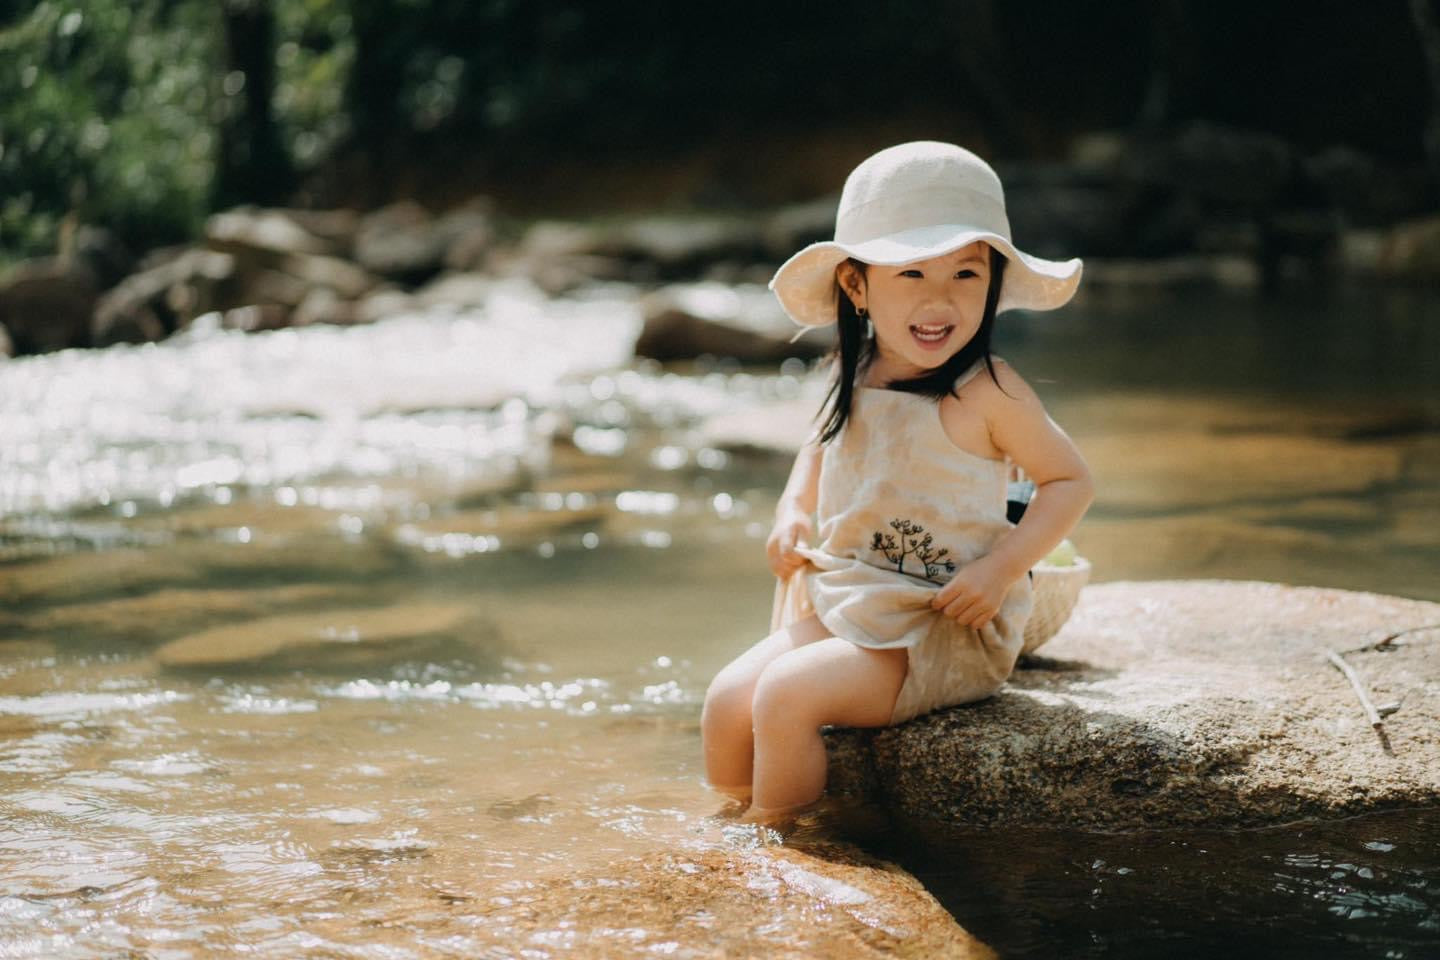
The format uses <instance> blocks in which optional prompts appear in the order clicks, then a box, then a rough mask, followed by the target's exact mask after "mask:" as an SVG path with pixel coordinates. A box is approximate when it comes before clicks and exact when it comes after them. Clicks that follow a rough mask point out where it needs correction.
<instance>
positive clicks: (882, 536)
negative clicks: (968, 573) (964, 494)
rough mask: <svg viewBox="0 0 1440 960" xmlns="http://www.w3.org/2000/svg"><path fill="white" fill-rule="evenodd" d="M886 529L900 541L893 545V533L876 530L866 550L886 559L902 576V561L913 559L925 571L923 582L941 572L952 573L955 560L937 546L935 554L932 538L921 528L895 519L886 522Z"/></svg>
mask: <svg viewBox="0 0 1440 960" xmlns="http://www.w3.org/2000/svg"><path fill="white" fill-rule="evenodd" d="M890 528H891V529H892V530H894V531H895V533H898V534H899V535H900V542H899V543H896V542H895V534H890V533H883V532H881V531H879V530H877V531H875V536H874V538H873V539H871V541H870V549H871V550H877V551H879V552H880V553H883V554H884V555H885V559H886V560H889V561H890V562H891V563H893V564H895V569H896V570H898V571H900V572H901V573H904V572H905V558H906V557H914V558H915V559H916V560H919V561H920V563H921V565H922V566H923V567H924V568H925V579H926V580H934V579H935V577H936V576H937V575H938V574H939V573H940V571H941V570H944V571H945V572H946V573H954V572H955V561H954V560H951V559H949V558H948V557H946V554H948V553H949V552H950V551H949V549H947V548H945V547H941V548H940V549H939V550H938V551H937V550H936V549H935V538H934V537H933V536H931V535H930V534H929V533H926V532H925V528H924V527H922V526H920V525H919V524H918V523H911V522H910V521H909V520H905V519H901V518H896V519H894V520H891V521H890Z"/></svg>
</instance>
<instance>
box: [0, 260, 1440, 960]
mask: <svg viewBox="0 0 1440 960" xmlns="http://www.w3.org/2000/svg"><path fill="white" fill-rule="evenodd" d="M1437 315H1440V297H1437V296H1436V295H1435V294H1433V293H1431V294H1425V293H1415V292H1409V293H1406V292H1390V293H1386V294H1384V295H1383V296H1382V295H1377V294H1375V293H1374V292H1367V291H1345V290H1337V291H1327V292H1324V293H1323V294H1322V293H1319V292H1317V293H1315V294H1313V295H1308V296H1301V295H1292V296H1291V297H1290V299H1288V300H1286V301H1285V302H1281V303H1268V304H1260V303H1255V302H1253V301H1250V300H1249V299H1245V298H1238V297H1237V298H1230V297H1224V296H1218V295H1214V294H1205V295H1197V296H1190V297H1185V298H1177V299H1159V298H1151V297H1130V298H1126V299H1120V298H1113V297H1112V298H1108V299H1106V300H1104V301H1101V300H1090V301H1085V302H1077V304H1076V305H1075V306H1074V307H1073V308H1071V309H1069V310H1067V311H1066V315H1065V316H1063V317H1040V316H1036V317H1026V316H1019V317H1016V318H1002V321H1005V320H1007V319H1008V320H1009V322H1002V324H1001V327H1000V332H999V342H998V343H997V344H996V350H997V352H998V353H1000V354H1002V355H1004V356H1006V357H1007V358H1008V359H1010V360H1011V361H1012V362H1013V363H1014V364H1015V365H1016V367H1017V368H1018V369H1019V370H1020V371H1021V372H1022V373H1023V374H1025V375H1026V376H1027V378H1029V379H1030V381H1031V383H1032V384H1033V385H1034V386H1035V387H1036V389H1037V391H1038V392H1039V393H1040V394H1041V396H1042V398H1043V399H1044V400H1045V401H1046V403H1047V406H1048V407H1049V409H1050V412H1051V415H1052V416H1053V417H1054V418H1055V419H1056V421H1057V422H1059V423H1060V424H1061V425H1062V426H1063V427H1064V428H1065V429H1066V430H1067V432H1069V433H1070V434H1071V436H1072V437H1073V438H1074V439H1075V440H1076V442H1077V443H1078V444H1079V445H1080V447H1081V449H1082V451H1084V452H1085V453H1086V456H1087V458H1088V459H1089V460H1090V462H1091V465H1092V468H1093V469H1094V471H1095V474H1096V477H1097V481H1098V483H1099V490H1100V493H1099V498H1098V500H1097V502H1096V504H1095V505H1094V507H1093V508H1092V510H1091V512H1090V514H1089V515H1088V516H1087V517H1086V519H1085V520H1084V521H1083V522H1082V524H1081V526H1080V527H1079V528H1078V529H1077V530H1076V531H1075V533H1074V536H1073V539H1074V541H1075V543H1076V545H1077V546H1078V548H1079V550H1080V552H1081V553H1082V554H1084V555H1085V556H1086V557H1088V558H1090V559H1091V561H1092V563H1093V564H1094V566H1095V578H1094V579H1095V580H1096V581H1113V580H1127V579H1170V578H1191V577H1206V578H1209V577H1223V578H1235V579H1265V580H1275V581H1281V582H1287V583H1295V584H1316V585H1325V586H1335V587H1344V588H1348V589H1356V590H1374V591H1380V592H1386V593H1394V594H1400V595H1404V596H1411V597H1417V598H1422V599H1428V600H1440V326H1437V325H1436V324H1435V323H1434V318H1435V317H1436V316H1437ZM637 324H638V312H637V311H636V309H635V306H634V303H633V298H631V297H628V296H627V295H626V294H625V293H624V292H623V291H613V290H612V291H609V292H604V293H601V294H596V295H592V296H590V297H588V298H581V299H575V300H570V301H565V302H552V301H546V300H544V299H543V298H538V297H536V296H534V295H532V294H530V293H527V292H526V291H524V290H519V289H516V290H508V291H507V290H501V291H500V292H498V293H497V295H496V297H495V298H494V299H492V301H491V303H490V304H488V305H487V307H486V308H484V309H477V310H474V311H471V312H468V313H462V314H458V315H451V314H434V315H425V316H412V317H402V318H395V319H393V320H389V321H385V322H383V323H380V324H377V325H374V326H371V327H357V328H348V329H339V328H306V329H300V330H291V331H279V332H272V333H263V334H253V335H249V336H246V335H243V334H237V333H225V332H220V331H208V332H207V331H203V330H201V331H197V332H196V333H194V334H193V335H189V336H185V337H181V338H178V339H175V340H172V341H169V342H167V343H165V344H161V345H156V346H147V347H115V348H110V349H107V350H103V351H70V352H66V353H62V354H55V355H49V356H42V357H35V358H27V359H23V360H17V361H11V362H8V363H3V364H0V786H3V790H0V818H3V819H0V956H53V957H62V956H94V955H120V954H124V955H135V956H149V957H183V956H201V955H206V954H210V953H214V952H219V951H228V950H234V951H236V952H241V951H242V950H243V951H244V952H249V953H253V954H258V955H262V956H295V955H299V954H302V953H305V954H308V955H325V956H356V957H408V956H430V955H465V956H507V955H523V956H534V957H541V956H550V955H564V954H565V952H566V951H567V949H569V948H572V947H574V946H575V944H576V942H577V938H578V939H586V938H588V941H589V942H590V943H591V944H592V948H594V949H598V947H595V946H594V945H596V944H598V945H602V946H603V945H604V944H610V945H612V946H613V948H614V950H615V951H616V952H617V953H627V954H633V955H647V954H657V955H664V956H711V955H715V950H716V949H718V948H717V944H721V945H722V946H723V944H724V943H725V942H726V941H725V940H724V938H723V936H722V935H721V934H719V933H717V932H715V931H713V930H712V931H710V932H708V933H707V932H706V927H705V924H704V923H703V922H700V921H697V920H695V918H693V917H691V918H685V919H683V920H682V918H677V919H676V922H675V923H674V924H673V925H671V926H668V927H667V926H661V927H658V928H645V927H625V926H624V925H623V924H619V925H614V926H611V927H609V928H607V929H590V930H577V929H574V928H572V927H568V926H566V927H557V928H555V929H549V930H539V931H537V930H536V929H535V928H534V925H533V924H526V923H521V922H520V920H519V919H517V918H518V916H519V915H518V914H517V912H516V907H515V905H516V904H517V903H523V902H524V898H525V896H526V893H527V891H536V890H542V889H554V888H553V887H547V886H546V884H547V883H549V882H553V881H555V880H556V879H557V878H564V877H573V876H580V875H594V876H603V874H604V870H605V867H606V865H607V864H611V863H615V862H617V861H619V860H621V859H623V858H627V857H631V856H637V857H643V856H647V855H653V854H654V853H655V852H656V851H682V852H683V851H690V852H692V853H699V852H703V851H704V850H706V849H710V848H715V847H717V846H718V847H724V846H725V845H735V844H745V843H749V842H751V840H752V839H753V837H750V838H747V837H746V836H743V835H742V834H743V831H741V832H739V833H737V832H736V831H735V830H733V829H726V828H723V826H722V825H721V823H720V822H719V821H717V819H716V818H715V816H714V815H715V814H716V812H717V811H718V810H720V808H722V807H723V806H725V804H724V803H723V802H722V801H721V799H720V798H718V797H717V796H715V795H714V794H711V793H710V792H709V791H707V790H706V789H705V788H704V786H703V785H702V768H701V764H700V738H699V725H698V720H699V713H700V704H701V702H702V700H703V696H704V691H705V688H706V685H707V684H708V682H709V680H710V678H711V677H712V676H713V675H714V673H715V672H716V670H718V669H719V668H720V667H721V666H722V665H723V664H724V663H726V662H727V661H728V660H729V659H731V658H732V657H733V656H735V655H736V654H737V653H738V652H739V651H741V650H742V649H744V648H745V647H746V646H748V645H750V644H751V643H753V642H755V641H756V640H758V639H759V638H760V636H761V634H762V633H763V631H764V629H765V627H766V625H767V623H768V618H769V612H770V602H771V598H772V590H773V581H772V579H771V578H770V576H769V574H768V572H767V570H766V568H765V565H764V560H763V542H764V537H765V534H766V533H767V532H768V524H767V518H768V517H769V516H770V515H771V513H772V511H773V507H774V502H775V496H776V495H777V493H778V491H779V490H780V488H781V487H782V485H783V483H784V480H785V476H786V473H787V471H788V468H789V461H788V458H786V457H783V456H779V455H774V454H766V453H764V452H761V451H758V450H750V451H749V452H746V451H745V450H743V449H740V448H735V447H722V446H719V445H712V444H711V443H710V442H709V440H708V439H707V434H706V433H705V431H704V430H703V429H702V426H703V422H704V419H705V418H706V417H708V416H711V415H716V414H721V413H725V412H729V411H733V410H735V409H737V408H742V407H744V406H746V405H749V404H755V403H771V402H784V401H787V400H792V401H793V400H795V399H796V398H797V397H805V396H811V395H813V388H814V386H815V385H816V381H815V379H814V374H813V373H811V372H809V371H807V370H805V369H804V367H803V365H797V364H796V363H794V362H791V363H790V364H788V365H787V366H786V367H785V368H784V370H783V371H782V370H777V369H775V368H749V369H740V368H738V367H735V366H733V365H729V364H725V363H719V362H715V363H711V362H708V361H702V362H699V363H697V364H694V365H690V366H686V367H683V368H679V367H677V368H672V369H664V368H660V367H658V366H656V365H654V364H646V363H643V362H641V363H637V362H634V361H632V360H631V359H630V357H629V344H630V342H631V341H633V337H634V335H635V331H636V329H637V326H636V325H637ZM296 618H309V619H296ZM297 624H299V626H297ZM297 634H299V635H304V636H305V637H308V638H309V639H308V640H306V641H304V642H298V643H297V642H282V641H283V638H285V637H293V636H295V635H297ZM871 813H872V814H875V815H876V816H871V817H867V818H865V819H864V820H863V826H861V825H859V823H860V822H859V821H857V823H855V824H851V823H849V822H840V821H837V822H836V823H835V824H834V825H833V830H834V832H835V835H836V836H841V837H846V838H849V839H853V840H855V841H857V842H859V843H860V844H861V845H862V846H863V847H864V848H865V849H866V850H869V851H871V852H874V853H876V854H877V855H880V856H883V857H886V858H888V859H892V860H895V861H897V862H898V863H900V864H901V865H902V866H904V867H905V868H907V869H909V870H910V871H912V872H913V873H915V874H916V875H917V876H918V877H919V878H920V879H921V880H922V881H923V882H925V884H926V885H927V887H928V888H929V889H930V890H931V891H932V892H933V893H934V894H935V895H936V897H937V898H939V900H940V901H941V902H942V903H943V904H944V905H945V907H946V908H947V909H948V910H950V911H951V912H952V913H953V914H954V916H955V918H956V920H957V921H958V922H959V923H960V924H961V925H962V926H964V927H965V928H967V929H968V930H970V931H971V932H972V933H974V934H975V935H976V936H978V937H979V938H980V939H981V940H982V941H984V942H986V943H988V944H990V945H991V946H992V947H994V948H995V949H996V950H998V951H999V952H1000V954H1001V955H1002V956H1005V957H1050V956H1067V957H1081V956H1106V957H1150V956H1155V955H1156V954H1157V953H1160V952H1161V951H1163V952H1164V953H1165V954H1166V955H1167V956H1197V957H1198V956H1214V955H1215V954H1216V953H1217V952H1219V951H1221V950H1223V951H1225V952H1226V953H1227V954H1228V955H1231V956H1237V955H1239V956H1291V955H1293V956H1316V955H1324V956H1346V957H1348V956H1357V957H1360V956H1365V957H1370V956H1373V957H1393V958H1402V957H1403V958H1410V957H1414V958H1420V957H1433V956H1440V819H1437V817H1436V815H1435V812H1434V811H1429V812H1425V813H1421V812H1415V811H1402V812H1391V813H1385V814H1377V815H1374V816H1371V817H1365V818H1360V819H1357V820H1353V821H1345V822H1341V823H1336V824H1325V825H1317V824H1300V825H1288V826H1284V827H1277V828H1273V829H1271V830H1265V831H1246V832H1211V833H1200V832H1193V831H1189V832H1183V833H1175V834H1168V833H1167V834H1156V835H1144V836H1135V835H1130V836H1120V837H1116V836H1104V835H1093V834H1082V833H1073V832H1056V831H1038V830H1037V831H1003V832H1002V831H985V830H954V829H952V830H947V831H940V830H937V828H935V827H934V826H933V825H927V824H924V823H916V822H910V821H901V820H898V819H896V820H892V819H889V818H888V817H887V816H886V815H885V812H884V811H871ZM877 817H878V819H877ZM702 919H703V918H702ZM806 922H808V921H807V918H806V917H805V916H803V915H800V914H796V913H794V912H788V913H787V912H786V910H785V909H784V908H782V907H780V906H777V907H776V908H775V911H774V913H773V914H771V915H769V916H763V915H762V916H756V917H755V919H754V923H755V925H756V927H757V928H758V927H764V928H766V929H767V930H768V931H769V933H768V934H767V936H769V937H771V942H773V943H775V944H777V945H783V944H785V943H787V942H790V943H803V942H805V941H804V940H803V937H801V936H800V934H799V933H792V932H787V931H796V930H798V927H797V926H796V925H803V924H804V923H806ZM597 938H598V939H597ZM717 938H718V939H717Z"/></svg>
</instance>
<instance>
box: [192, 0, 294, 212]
mask: <svg viewBox="0 0 1440 960" xmlns="http://www.w3.org/2000/svg"><path fill="white" fill-rule="evenodd" d="M220 16H221V24H222V30H223V34H224V50H225V58H224V60H223V62H222V64H221V68H220V70H221V76H220V80H219V83H220V91H221V96H220V99H219V101H218V107H219V109H218V110H217V113H218V126H219V148H218V150H217V151H216V158H215V178H214V181H213V184H214V186H213V190H212V193H211V198H210V205H211V207H212V208H214V209H224V208H225V207H229V206H233V205H235V204H237V203H260V204H282V203H284V202H286V201H287V200H288V198H289V196H290V192H291V190H292V189H294V186H295V179H296V178H295V168H294V166H293V165H292V164H291V161H290V155H289V153H288V152H287V151H286V149H285V146H284V144H283V143H282V142H281V139H280V130H279V127H278V126H277V125H276V122H275V115H274V111H273V108H272V100H273V97H274V94H275V14H274V12H273V11H272V10H271V7H270V0H223V2H222V3H221V4H220Z"/></svg>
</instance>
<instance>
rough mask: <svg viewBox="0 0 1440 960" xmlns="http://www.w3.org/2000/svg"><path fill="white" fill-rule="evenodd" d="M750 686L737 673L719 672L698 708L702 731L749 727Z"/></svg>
mask: <svg viewBox="0 0 1440 960" xmlns="http://www.w3.org/2000/svg"><path fill="white" fill-rule="evenodd" d="M750 722H751V720H750V686H749V684H747V683H745V682H744V678H742V677H740V676H738V672H737V671H729V670H721V671H720V672H719V673H718V674H716V675H715V679H714V680H711V681H710V686H709V688H708V689H707V690H706V691H705V704H704V706H702V707H701V708H700V727H701V729H702V731H719V730H729V729H732V728H736V727H741V726H743V727H746V728H747V729H748V728H749V726H750Z"/></svg>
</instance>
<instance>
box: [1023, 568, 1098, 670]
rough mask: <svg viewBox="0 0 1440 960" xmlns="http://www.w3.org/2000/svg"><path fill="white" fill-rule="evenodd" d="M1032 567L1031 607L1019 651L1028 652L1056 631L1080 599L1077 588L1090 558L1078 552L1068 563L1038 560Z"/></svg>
mask: <svg viewBox="0 0 1440 960" xmlns="http://www.w3.org/2000/svg"><path fill="white" fill-rule="evenodd" d="M1032 569H1033V571H1034V573H1035V583H1034V584H1033V587H1034V589H1033V591H1032V592H1033V593H1034V595H1035V609H1034V610H1033V611H1032V612H1031V614H1030V619H1029V620H1027V621H1026V622H1025V638H1024V640H1023V641H1022V645H1021V647H1020V652H1021V653H1029V652H1030V651H1032V650H1034V649H1035V648H1037V647H1039V646H1040V645H1041V644H1043V643H1044V642H1045V641H1047V640H1049V639H1050V638H1051V637H1053V636H1055V634H1057V633H1059V632H1060V628H1061V627H1063V626H1064V625H1065V621H1066V620H1069V619H1070V611H1072V610H1074V609H1075V601H1077V600H1079V599H1080V588H1081V587H1083V586H1085V584H1086V582H1087V581H1089V579H1090V561H1089V560H1086V559H1085V558H1084V557H1080V556H1077V557H1076V558H1075V563H1074V564H1072V565H1070V566H1064V567H1059V566H1054V565H1052V564H1048V563H1041V564H1037V565H1036V566H1035V567H1033V568H1032Z"/></svg>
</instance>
